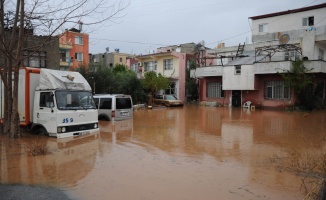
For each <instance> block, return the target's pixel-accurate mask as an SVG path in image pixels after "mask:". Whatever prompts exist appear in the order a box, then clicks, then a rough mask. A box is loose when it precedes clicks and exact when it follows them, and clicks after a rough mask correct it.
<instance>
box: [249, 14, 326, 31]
mask: <svg viewBox="0 0 326 200" xmlns="http://www.w3.org/2000/svg"><path fill="white" fill-rule="evenodd" d="M310 16H314V24H315V25H314V26H315V27H319V26H325V25H326V21H325V20H324V18H325V17H326V8H320V9H316V10H309V11H304V12H299V13H291V14H287V15H281V16H276V17H270V18H263V19H257V20H252V35H261V34H264V33H259V28H258V27H259V24H265V23H267V24H268V25H267V26H268V27H267V33H274V32H283V31H291V30H299V29H308V28H309V26H302V18H304V17H310Z"/></svg>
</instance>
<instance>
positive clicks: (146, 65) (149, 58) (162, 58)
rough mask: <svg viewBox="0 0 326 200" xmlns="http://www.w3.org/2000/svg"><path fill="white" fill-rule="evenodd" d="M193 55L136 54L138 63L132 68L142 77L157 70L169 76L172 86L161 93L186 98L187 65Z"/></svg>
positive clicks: (172, 53) (175, 53)
mask: <svg viewBox="0 0 326 200" xmlns="http://www.w3.org/2000/svg"><path fill="white" fill-rule="evenodd" d="M192 57H193V56H192V55H190V54H186V53H178V52H170V51H167V52H160V53H154V54H148V55H140V56H136V57H135V59H137V60H138V63H134V65H132V66H131V69H134V71H137V70H138V71H137V73H138V76H139V77H140V78H143V77H144V74H145V73H146V72H149V71H155V72H156V73H160V74H162V76H164V77H167V78H169V82H170V86H169V88H168V89H166V90H165V91H160V93H161V94H173V95H175V96H176V97H177V98H178V99H180V100H182V101H185V100H186V89H185V81H186V67H187V64H189V61H190V59H192Z"/></svg>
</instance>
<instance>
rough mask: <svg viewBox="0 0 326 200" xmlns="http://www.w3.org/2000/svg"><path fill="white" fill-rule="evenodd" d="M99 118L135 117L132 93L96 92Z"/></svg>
mask: <svg viewBox="0 0 326 200" xmlns="http://www.w3.org/2000/svg"><path fill="white" fill-rule="evenodd" d="M93 98H94V101H95V104H96V107H97V109H98V119H99V120H109V121H118V120H123V119H130V118H132V117H133V104H132V98H131V96H130V95H124V94H95V95H94V96H93Z"/></svg>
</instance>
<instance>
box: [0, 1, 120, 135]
mask: <svg viewBox="0 0 326 200" xmlns="http://www.w3.org/2000/svg"><path fill="white" fill-rule="evenodd" d="M108 8H109V9H108ZM125 8H126V5H124V2H123V1H122V0H121V1H120V2H118V3H117V4H110V0H79V1H51V0H43V1H38V0H14V1H13V0H0V52H1V54H0V76H1V80H2V82H3V86H4V115H3V116H4V123H3V127H2V128H3V129H2V131H3V133H5V134H8V135H9V136H10V137H17V136H19V132H20V130H19V113H18V83H19V68H20V67H22V66H23V61H24V59H26V57H28V55H24V54H23V53H24V51H27V50H33V51H37V50H38V49H40V48H42V47H43V46H44V45H47V43H48V42H49V41H50V40H51V39H52V38H53V37H52V36H53V35H55V34H56V33H58V32H60V29H62V31H61V32H63V29H64V27H63V25H64V24H70V25H74V26H75V25H77V24H78V23H79V24H80V21H81V20H83V21H84V23H83V24H84V25H85V26H87V25H98V24H100V23H101V24H102V23H104V22H106V21H108V20H110V19H111V20H112V19H113V17H118V14H119V13H120V12H121V11H123V10H124V9H125ZM94 19H96V20H95V21H94ZM35 34H37V35H47V38H46V39H45V40H44V42H42V43H41V44H37V45H36V46H29V45H27V44H28V41H29V40H33V37H34V35H35ZM58 48H59V47H58Z"/></svg>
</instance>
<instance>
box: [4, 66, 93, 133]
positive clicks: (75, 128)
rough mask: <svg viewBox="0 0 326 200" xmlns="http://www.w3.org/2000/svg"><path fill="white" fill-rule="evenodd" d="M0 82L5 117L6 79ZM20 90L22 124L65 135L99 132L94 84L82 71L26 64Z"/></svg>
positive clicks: (20, 77) (20, 80)
mask: <svg viewBox="0 0 326 200" xmlns="http://www.w3.org/2000/svg"><path fill="white" fill-rule="evenodd" d="M0 84H1V87H0V90H1V92H0V95H1V96H0V101H1V106H0V110H1V112H0V113H1V116H0V118H1V119H2V118H3V106H4V102H3V92H4V91H3V82H2V81H0ZM18 92H19V93H18V98H19V100H18V112H19V119H20V124H21V125H22V126H29V127H30V128H31V130H32V132H34V133H43V134H46V135H49V136H54V137H57V138H64V137H70V136H75V135H78V136H79V135H87V134H91V133H95V132H99V128H98V111H97V109H96V107H95V104H94V101H93V95H92V88H91V87H90V85H89V84H88V82H87V81H86V79H85V78H84V77H83V76H82V75H81V74H80V73H78V72H71V71H59V70H52V69H45V68H28V67H25V68H22V69H20V71H19V86H18Z"/></svg>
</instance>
